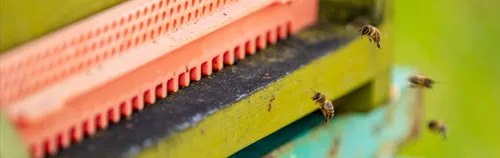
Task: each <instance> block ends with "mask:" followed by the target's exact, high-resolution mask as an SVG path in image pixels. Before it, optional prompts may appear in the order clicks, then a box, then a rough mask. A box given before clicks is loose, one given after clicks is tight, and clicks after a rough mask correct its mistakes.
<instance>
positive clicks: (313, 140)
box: [232, 67, 417, 158]
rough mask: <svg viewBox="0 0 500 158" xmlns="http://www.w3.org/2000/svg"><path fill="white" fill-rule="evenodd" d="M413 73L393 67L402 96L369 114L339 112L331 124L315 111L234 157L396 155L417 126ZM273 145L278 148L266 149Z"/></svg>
mask: <svg viewBox="0 0 500 158" xmlns="http://www.w3.org/2000/svg"><path fill="white" fill-rule="evenodd" d="M411 73H413V70H412V69H410V68H403V67H400V68H394V69H393V76H392V82H393V84H394V85H397V86H396V87H397V89H399V91H400V92H401V93H400V94H401V95H400V97H399V99H397V100H395V101H393V102H392V103H388V105H386V106H381V107H380V108H377V109H375V110H373V111H371V112H369V113H352V114H346V115H337V116H336V117H335V118H334V119H333V120H332V121H330V122H329V124H328V125H326V124H324V123H323V122H322V119H323V118H322V116H321V114H320V113H319V112H317V113H316V112H315V113H313V114H311V116H306V117H305V118H303V119H301V120H299V121H297V122H295V123H293V124H291V125H289V126H287V127H285V128H283V129H281V130H279V131H277V132H275V133H273V134H272V135H270V136H268V137H266V138H264V139H262V140H260V141H258V142H256V143H254V144H252V145H251V146H249V147H247V148H245V149H243V150H241V151H240V152H238V153H236V154H234V155H232V157H258V156H262V155H263V152H266V153H267V155H266V156H265V157H277V158H310V157H314V158H321V157H337V158H339V157H340V158H373V157H394V153H395V152H396V151H397V147H398V146H399V144H400V143H401V142H402V141H404V140H406V139H407V137H408V135H409V133H410V130H411V127H412V126H413V125H412V124H413V123H412V122H413V118H414V115H415V113H414V112H412V106H414V105H415V104H414V103H415V101H416V98H417V97H416V95H415V94H416V93H415V89H413V88H409V83H408V82H407V77H408V75H410V74H411ZM312 124H315V125H312ZM301 129H302V130H301ZM291 135H292V136H291ZM290 136H291V137H292V138H290ZM278 143H281V144H279V145H278ZM283 143H284V144H283ZM269 147H275V148H274V149H271V150H272V151H266V150H269V149H266V148H269Z"/></svg>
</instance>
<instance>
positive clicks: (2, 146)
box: [0, 113, 29, 158]
mask: <svg viewBox="0 0 500 158" xmlns="http://www.w3.org/2000/svg"><path fill="white" fill-rule="evenodd" d="M28 157H29V152H28V150H27V148H26V147H25V146H24V144H22V142H21V141H20V138H19V136H18V135H17V133H16V130H15V128H14V126H12V124H11V123H10V122H9V120H8V119H7V117H6V116H5V115H4V114H3V113H0V158H28Z"/></svg>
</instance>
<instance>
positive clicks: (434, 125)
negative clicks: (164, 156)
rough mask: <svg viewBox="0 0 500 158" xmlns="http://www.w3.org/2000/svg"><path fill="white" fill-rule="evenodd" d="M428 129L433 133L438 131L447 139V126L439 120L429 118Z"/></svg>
mask: <svg viewBox="0 0 500 158" xmlns="http://www.w3.org/2000/svg"><path fill="white" fill-rule="evenodd" d="M428 128H429V130H431V131H432V132H435V133H440V134H441V135H442V136H443V138H444V139H445V140H447V139H448V127H447V126H446V124H444V122H443V121H440V120H431V121H429V124H428Z"/></svg>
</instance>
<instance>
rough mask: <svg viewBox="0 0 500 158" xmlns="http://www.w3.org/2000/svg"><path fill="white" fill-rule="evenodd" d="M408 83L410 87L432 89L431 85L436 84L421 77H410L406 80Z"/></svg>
mask: <svg viewBox="0 0 500 158" xmlns="http://www.w3.org/2000/svg"><path fill="white" fill-rule="evenodd" d="M408 81H409V82H410V83H411V87H417V86H421V87H425V88H432V85H433V84H434V83H436V81H434V80H432V79H430V78H428V77H425V76H421V75H412V76H410V77H409V78H408Z"/></svg>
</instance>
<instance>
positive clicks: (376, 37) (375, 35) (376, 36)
mask: <svg viewBox="0 0 500 158" xmlns="http://www.w3.org/2000/svg"><path fill="white" fill-rule="evenodd" d="M357 32H361V38H363V36H368V40H370V43H372V42H375V43H376V44H377V47H378V48H380V37H381V36H382V33H381V32H380V30H378V29H377V28H376V27H375V26H372V25H364V26H363V27H361V28H359V29H358V31H357Z"/></svg>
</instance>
